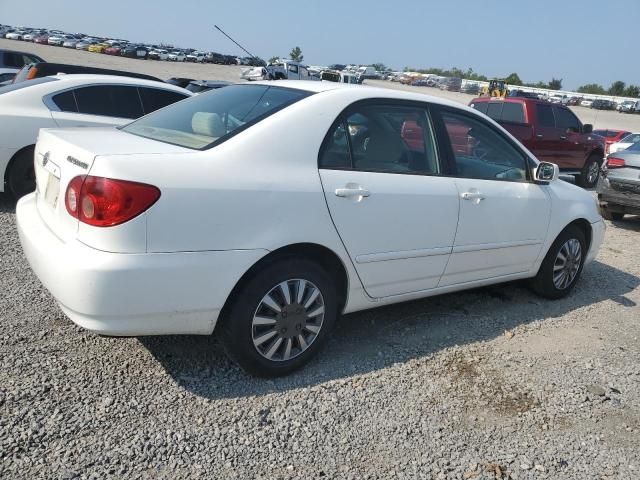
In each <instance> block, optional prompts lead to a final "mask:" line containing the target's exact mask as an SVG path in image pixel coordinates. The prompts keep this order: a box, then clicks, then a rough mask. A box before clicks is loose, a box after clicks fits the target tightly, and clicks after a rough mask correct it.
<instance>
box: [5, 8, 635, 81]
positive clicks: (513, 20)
mask: <svg viewBox="0 0 640 480" xmlns="http://www.w3.org/2000/svg"><path fill="white" fill-rule="evenodd" d="M0 23H5V24H11V25H25V26H38V27H39V26H42V27H46V28H58V29H61V30H68V31H72V32H81V33H88V34H94V35H100V36H112V37H117V38H125V39H128V40H132V41H143V42H150V43H156V42H157V43H159V42H165V43H173V44H175V45H176V46H179V47H193V48H198V49H204V50H207V51H210V50H212V51H217V52H220V53H229V54H237V55H240V54H242V52H241V51H240V49H238V48H237V47H236V46H235V45H233V44H232V43H231V42H230V41H229V40H227V39H226V38H225V37H223V36H222V35H221V34H220V33H219V32H217V31H215V30H214V29H213V25H214V24H217V25H219V26H221V27H222V28H223V29H224V30H226V31H227V33H229V34H230V35H231V36H232V37H234V38H236V40H238V41H239V42H240V43H241V44H243V45H244V46H245V47H246V48H248V49H249V51H251V52H252V53H253V54H255V55H258V56H260V57H263V58H265V59H268V58H270V57H272V56H287V55H288V53H289V52H290V50H291V48H292V47H294V46H296V45H299V46H300V47H301V48H302V51H303V54H304V61H305V62H307V63H309V64H311V65H326V64H330V63H359V64H369V63H373V62H382V63H384V64H386V65H387V66H390V67H392V68H394V69H399V70H400V69H402V68H404V67H405V66H414V67H443V68H449V67H459V68H462V69H463V70H466V69H467V68H469V67H471V68H473V69H474V71H476V72H478V73H482V74H485V75H487V76H506V75H508V74H510V73H511V72H516V73H518V74H519V75H520V78H522V80H523V81H526V82H536V81H538V80H543V81H548V80H550V79H551V77H552V76H555V77H557V78H562V79H563V87H564V88H576V87H577V86H579V85H582V84H584V83H594V82H595V83H600V84H603V85H604V86H605V88H606V87H608V86H609V84H610V83H611V82H613V81H614V80H622V81H624V82H626V83H627V84H629V83H633V84H636V85H640V64H638V62H637V59H636V53H637V51H638V47H639V42H638V33H639V31H640V0H598V1H596V0H583V1H578V0H564V1H562V0H555V1H553V0H502V1H499V0H498V1H496V0H484V1H483V0H435V1H433V0H400V1H394V0H386V1H384V2H382V1H380V0H370V1H363V0H323V1H317V0H297V1H294V0H289V1H284V0H235V1H219V0H208V1H206V0H180V1H177V0H146V1H145V0H137V1H136V0H106V1H96V0H0Z"/></svg>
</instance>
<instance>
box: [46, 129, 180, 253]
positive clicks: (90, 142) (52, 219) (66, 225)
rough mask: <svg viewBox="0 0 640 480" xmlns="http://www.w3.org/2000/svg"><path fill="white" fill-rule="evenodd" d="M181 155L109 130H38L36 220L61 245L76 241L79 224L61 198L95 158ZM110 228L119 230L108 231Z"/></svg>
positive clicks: (177, 150)
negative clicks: (102, 156)
mask: <svg viewBox="0 0 640 480" xmlns="http://www.w3.org/2000/svg"><path fill="white" fill-rule="evenodd" d="M184 151H185V149H184V148H182V147H178V146H174V145H169V144H166V143H161V142H157V141H154V140H149V139H146V138H143V137H138V136H136V135H132V134H129V133H126V132H122V131H120V130H118V129H116V128H113V127H108V128H82V127H81V128H66V129H41V130H40V134H39V135H38V141H37V143H36V148H35V158H34V167H35V176H36V203H37V206H38V212H39V214H40V217H41V218H42V219H43V221H44V222H45V223H46V224H47V226H48V227H49V228H50V229H51V231H52V232H53V233H54V234H55V235H56V236H57V237H58V238H60V239H61V240H62V241H64V242H68V241H69V240H72V239H74V238H77V237H78V224H79V221H78V219H77V218H75V217H73V216H71V215H70V214H69V213H68V212H67V209H66V206H65V194H66V191H67V186H68V185H69V182H70V181H71V180H72V179H73V178H75V177H76V176H78V175H88V174H90V172H91V168H92V166H93V164H94V162H95V161H96V157H98V156H100V155H135V154H150V153H151V154H155V153H174V152H175V153H184ZM92 228H96V227H92ZM114 228H119V227H109V229H114ZM109 229H107V230H109ZM101 230H105V229H101Z"/></svg>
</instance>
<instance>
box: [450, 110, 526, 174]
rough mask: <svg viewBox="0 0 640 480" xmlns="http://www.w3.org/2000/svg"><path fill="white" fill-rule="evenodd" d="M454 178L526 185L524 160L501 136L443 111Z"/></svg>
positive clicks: (476, 122) (478, 122)
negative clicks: (512, 182)
mask: <svg viewBox="0 0 640 480" xmlns="http://www.w3.org/2000/svg"><path fill="white" fill-rule="evenodd" d="M442 120H443V122H444V124H445V127H446V130H447V134H448V137H449V141H450V143H451V147H452V150H453V156H454V160H455V168H456V172H457V173H456V176H458V177H463V178H477V179H484V180H507V181H520V182H521V181H526V178H527V174H526V160H525V156H524V154H523V153H522V152H521V151H519V150H518V149H516V148H515V147H514V146H513V145H512V144H511V143H510V142H509V141H508V140H507V139H506V138H505V137H504V136H503V135H501V134H500V133H499V132H497V131H496V130H494V129H493V128H491V127H490V126H489V125H488V124H486V123H485V122H483V121H481V120H480V119H476V118H472V117H471V116H470V115H465V114H460V113H454V112H450V111H444V112H443V113H442Z"/></svg>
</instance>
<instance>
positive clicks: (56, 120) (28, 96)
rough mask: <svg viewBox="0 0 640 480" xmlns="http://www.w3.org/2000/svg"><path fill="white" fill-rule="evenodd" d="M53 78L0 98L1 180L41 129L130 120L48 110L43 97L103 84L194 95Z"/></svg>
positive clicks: (119, 80)
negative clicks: (17, 155)
mask: <svg viewBox="0 0 640 480" xmlns="http://www.w3.org/2000/svg"><path fill="white" fill-rule="evenodd" d="M56 78H58V80H56V81H52V82H46V83H40V84H37V85H33V86H29V87H27V88H22V89H20V90H16V91H14V92H8V93H5V94H2V95H0V124H2V125H3V127H2V129H0V179H2V180H4V179H5V173H6V169H7V166H8V165H9V162H10V161H11V159H12V158H13V156H14V155H15V154H16V152H18V151H20V150H21V149H23V148H25V147H29V146H31V145H34V144H35V142H36V139H37V137H38V131H39V130H40V129H41V128H56V127H80V126H82V127H90V126H107V125H123V124H125V123H129V122H131V119H127V118H114V117H106V116H101V115H86V114H81V113H70V112H60V111H55V110H50V109H49V107H47V105H45V103H44V101H43V97H46V96H48V95H51V94H54V93H56V92H59V91H62V90H67V89H71V88H78V87H82V86H90V85H102V84H120V85H138V86H152V87H155V88H162V89H165V90H171V91H178V92H181V93H184V94H185V95H187V96H192V95H193V94H192V93H191V92H189V91H188V90H185V89H182V88H180V87H176V86H174V85H169V84H164V83H162V84H161V83H159V82H154V81H150V80H143V79H136V78H130V77H117V76H113V75H73V76H65V75H60V76H58V77H56ZM4 188H5V185H4V181H0V192H3V191H4Z"/></svg>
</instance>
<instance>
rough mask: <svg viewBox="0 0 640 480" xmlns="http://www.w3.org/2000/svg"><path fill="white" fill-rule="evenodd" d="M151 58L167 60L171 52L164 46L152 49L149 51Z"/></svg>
mask: <svg viewBox="0 0 640 480" xmlns="http://www.w3.org/2000/svg"><path fill="white" fill-rule="evenodd" d="M149 58H150V59H151V60H167V59H168V58H169V52H168V51H166V50H164V49H162V48H158V49H155V50H151V51H150V52H149Z"/></svg>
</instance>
